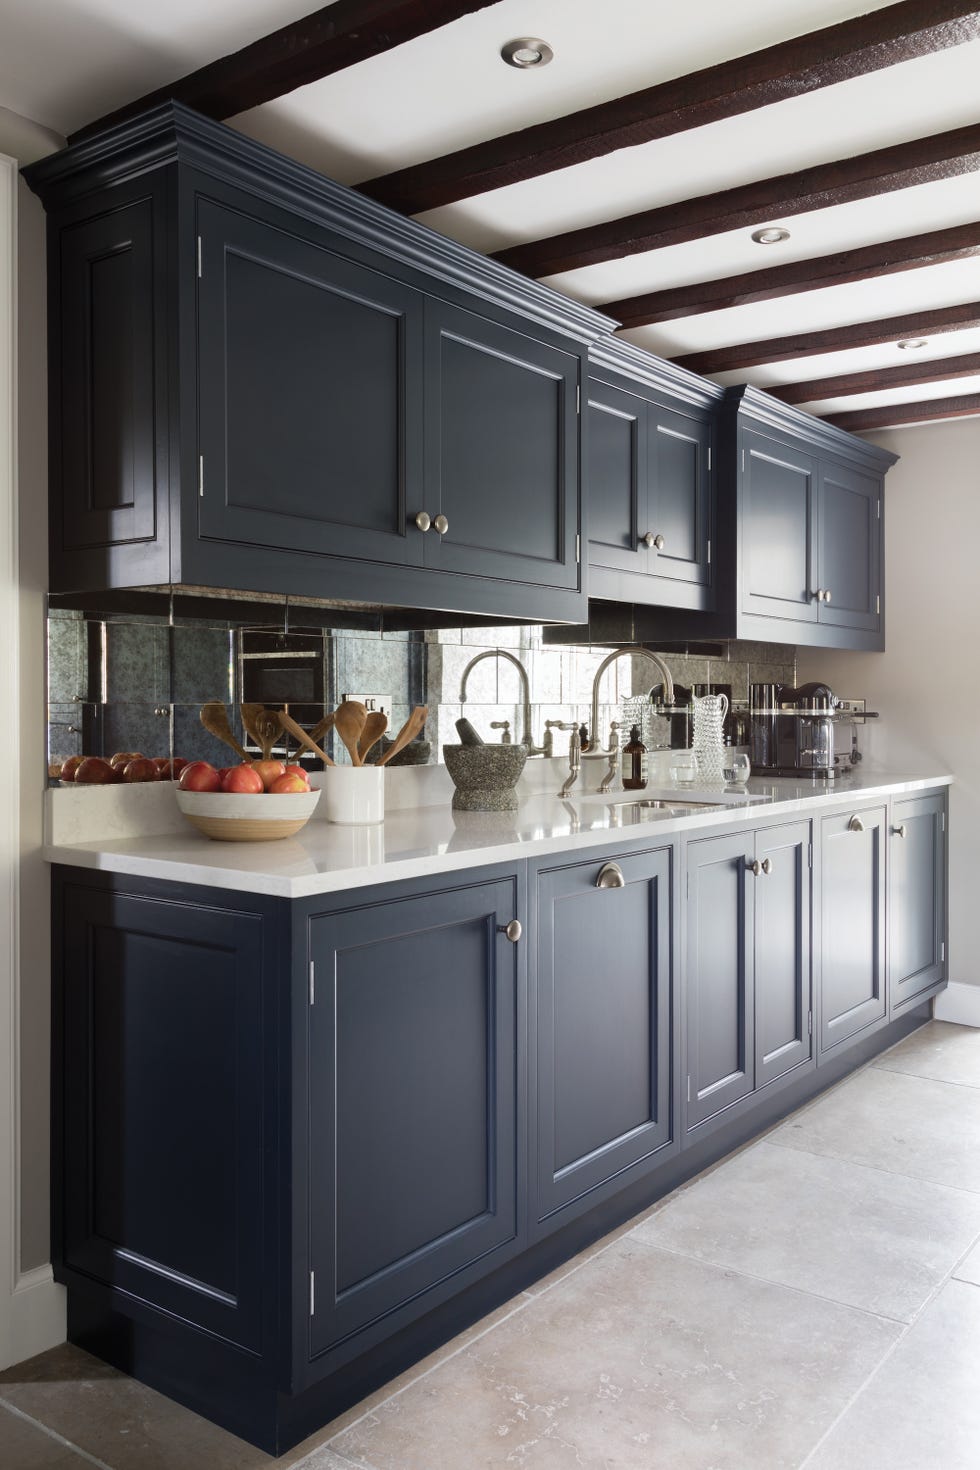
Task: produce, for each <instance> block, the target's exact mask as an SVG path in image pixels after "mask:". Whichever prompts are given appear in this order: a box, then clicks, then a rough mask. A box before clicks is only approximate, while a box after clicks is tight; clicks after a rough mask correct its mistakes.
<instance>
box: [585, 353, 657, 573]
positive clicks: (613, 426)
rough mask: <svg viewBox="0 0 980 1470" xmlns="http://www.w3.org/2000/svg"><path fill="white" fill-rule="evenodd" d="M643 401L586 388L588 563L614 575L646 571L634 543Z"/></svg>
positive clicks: (643, 448)
mask: <svg viewBox="0 0 980 1470" xmlns="http://www.w3.org/2000/svg"><path fill="white" fill-rule="evenodd" d="M648 411H649V410H648V405H647V403H646V402H645V400H644V399H642V398H638V397H635V396H634V395H633V394H632V393H625V392H623V391H622V390H621V389H619V388H613V387H610V385H609V384H608V383H600V382H591V383H590V384H589V480H588V486H589V499H588V521H589V563H590V565H591V566H595V567H610V568H612V569H614V570H616V571H624V572H639V573H643V572H646V571H648V570H649V559H650V553H649V552H648V551H647V549H646V547H645V546H643V545H642V543H641V541H640V537H641V536H642V535H645V534H646V531H647V529H648V527H647V526H646V524H645V523H644V525H643V528H642V530H641V527H640V521H641V519H643V520H644V522H645V518H646V506H647V434H646V421H647V413H648Z"/></svg>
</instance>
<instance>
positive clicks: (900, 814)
mask: <svg viewBox="0 0 980 1470" xmlns="http://www.w3.org/2000/svg"><path fill="white" fill-rule="evenodd" d="M945 810H946V802H945V797H944V796H943V795H942V794H941V793H940V794H939V795H936V796H924V797H909V798H908V799H907V800H904V801H896V802H894V803H893V804H892V814H891V822H890V833H889V838H888V862H889V872H888V974H889V1003H890V1005H891V1007H892V1009H893V1010H894V1008H895V1007H896V1006H898V1005H901V1004H902V1003H903V1002H905V1001H908V1000H911V999H913V998H914V997H915V996H917V995H920V994H921V993H922V992H923V991H924V990H928V989H929V988H930V987H931V986H933V985H935V984H938V983H939V982H940V981H941V980H942V979H943V976H944V973H945V958H944V945H945V934H946V914H945V907H946V905H945V853H944V845H945V834H944V814H945ZM900 829H904V836H902V835H901V833H900Z"/></svg>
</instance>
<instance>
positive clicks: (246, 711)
mask: <svg viewBox="0 0 980 1470" xmlns="http://www.w3.org/2000/svg"><path fill="white" fill-rule="evenodd" d="M238 708H239V709H240V710H241V712H242V725H243V727H244V729H245V732H246V734H247V735H248V738H249V739H250V740H253V741H254V742H255V744H256V745H257V746H258V747H259V749H260V750H261V751H262V759H263V760H264V761H267V760H269V759H270V758H271V756H272V747H273V746H274V745H275V743H276V737H277V736H278V734H279V721H278V720H276V721H275V726H274V728H273V725H272V722H271V721H268V720H267V719H266V716H269V715H272V714H273V711H272V710H267V709H266V708H265V706H264V705H261V704H240V705H239V706H238Z"/></svg>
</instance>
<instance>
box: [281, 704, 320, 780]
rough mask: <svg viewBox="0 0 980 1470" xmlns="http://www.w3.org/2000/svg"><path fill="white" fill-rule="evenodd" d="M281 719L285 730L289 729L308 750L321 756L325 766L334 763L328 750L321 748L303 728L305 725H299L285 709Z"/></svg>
mask: <svg viewBox="0 0 980 1470" xmlns="http://www.w3.org/2000/svg"><path fill="white" fill-rule="evenodd" d="M279 720H280V723H281V725H282V728H283V729H284V730H288V731H289V733H290V735H292V736H293V738H294V739H296V740H298V741H299V743H300V745H305V746H306V749H307V750H312V752H313V754H314V755H315V756H319V758H320V760H322V761H323V764H324V765H325V766H332V765H333V761H332V760H331V759H330V757H329V756H328V755H327V752H326V751H325V750H321V749H320V747H319V745H317V743H316V741H315V740H313V739H311V737H310V736H309V735H307V733H306V731H305V730H304V729H303V726H302V725H298V724H297V723H296V721H295V720H294V719H293V717H292V715H287V714H286V712H285V710H282V711H281V712H280V715H279Z"/></svg>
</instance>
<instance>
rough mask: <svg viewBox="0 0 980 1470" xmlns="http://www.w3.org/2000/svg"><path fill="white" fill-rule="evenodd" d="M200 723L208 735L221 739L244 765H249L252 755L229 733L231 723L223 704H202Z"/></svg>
mask: <svg viewBox="0 0 980 1470" xmlns="http://www.w3.org/2000/svg"><path fill="white" fill-rule="evenodd" d="M201 724H202V725H203V726H204V728H205V730H207V732H208V734H209V735H214V736H215V737H216V739H218V740H223V741H224V743H225V745H230V746H231V748H232V750H233V751H234V752H235V754H236V755H237V756H238V757H239V759H240V760H243V761H244V762H245V764H246V765H248V766H250V765H251V764H252V757H251V756H250V755H249V754H248V752H247V751H246V750H245V748H244V746H241V745H239V743H238V741H237V740H236V739H235V737H234V735H233V734H232V733H231V725H230V724H229V723H228V711H227V710H226V709H225V707H224V705H223V704H206V705H204V707H203V708H202V710H201Z"/></svg>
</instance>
